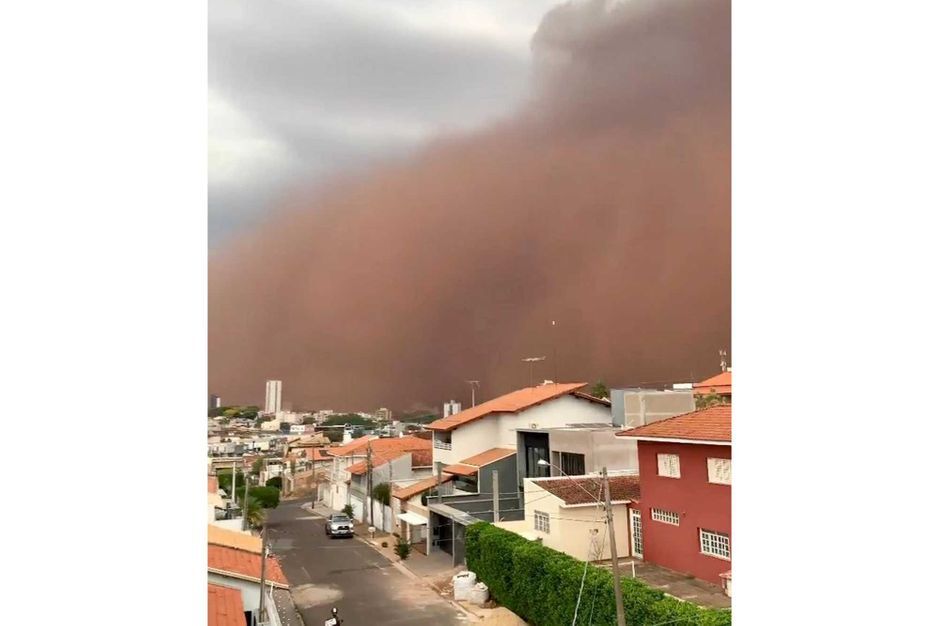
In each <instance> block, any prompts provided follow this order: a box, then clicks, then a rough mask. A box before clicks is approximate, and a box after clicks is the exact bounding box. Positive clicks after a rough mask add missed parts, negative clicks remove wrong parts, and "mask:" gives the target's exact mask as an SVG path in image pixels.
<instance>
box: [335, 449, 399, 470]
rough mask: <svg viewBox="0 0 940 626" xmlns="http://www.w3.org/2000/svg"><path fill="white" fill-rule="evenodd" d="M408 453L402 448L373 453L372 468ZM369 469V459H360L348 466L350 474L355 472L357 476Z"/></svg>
mask: <svg viewBox="0 0 940 626" xmlns="http://www.w3.org/2000/svg"><path fill="white" fill-rule="evenodd" d="M406 454H408V453H407V452H404V451H401V450H396V451H393V452H380V453H378V454H373V455H372V469H375V468H377V467H381V466H383V465H385V464H386V463H388V462H389V461H391V460H393V459H397V458H398V457H400V456H404V455H406ZM368 470H369V462H368V460H366V461H359V462H358V463H353V464H352V465H350V466H349V467H347V468H346V471H347V472H349V473H350V474H354V475H356V476H361V475H362V474H365V473H366V472H367V471H368Z"/></svg>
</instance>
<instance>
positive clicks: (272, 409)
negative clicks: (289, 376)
mask: <svg viewBox="0 0 940 626" xmlns="http://www.w3.org/2000/svg"><path fill="white" fill-rule="evenodd" d="M280 410H281V381H279V380H269V381H268V382H267V383H265V386H264V412H265V413H271V414H274V413H277V412H278V411H280Z"/></svg>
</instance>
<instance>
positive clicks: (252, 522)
mask: <svg viewBox="0 0 940 626" xmlns="http://www.w3.org/2000/svg"><path fill="white" fill-rule="evenodd" d="M243 509H244V511H243V512H242V515H244V516H245V518H246V519H247V520H248V526H250V527H251V528H261V526H262V525H263V524H264V508H263V507H262V506H261V503H260V502H258V501H257V500H256V499H255V498H252V497H251V496H249V497H248V502H247V503H245V504H244V505H243Z"/></svg>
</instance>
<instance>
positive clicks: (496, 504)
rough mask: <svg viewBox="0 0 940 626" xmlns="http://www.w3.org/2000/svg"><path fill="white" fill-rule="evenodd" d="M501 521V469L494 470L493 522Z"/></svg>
mask: <svg viewBox="0 0 940 626" xmlns="http://www.w3.org/2000/svg"><path fill="white" fill-rule="evenodd" d="M498 521H499V470H493V523H494V524H495V523H496V522H498Z"/></svg>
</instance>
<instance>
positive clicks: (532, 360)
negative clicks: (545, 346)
mask: <svg viewBox="0 0 940 626" xmlns="http://www.w3.org/2000/svg"><path fill="white" fill-rule="evenodd" d="M544 360H545V357H544V356H527V357H526V358H524V359H522V362H523V363H528V364H529V387H531V386H532V385H533V384H534V383H533V382H532V368H533V366H534V365H535V363H538V362H539V361H544Z"/></svg>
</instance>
